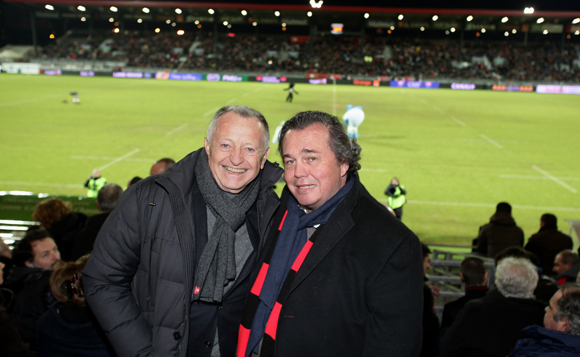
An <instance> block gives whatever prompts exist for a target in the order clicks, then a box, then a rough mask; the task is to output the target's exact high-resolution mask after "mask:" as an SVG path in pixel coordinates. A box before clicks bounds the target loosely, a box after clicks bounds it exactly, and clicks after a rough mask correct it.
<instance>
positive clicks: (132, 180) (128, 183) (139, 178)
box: [127, 176, 143, 188]
mask: <svg viewBox="0 0 580 357" xmlns="http://www.w3.org/2000/svg"><path fill="white" fill-rule="evenodd" d="M141 180H143V179H142V178H141V177H139V176H135V177H133V178H132V179H131V180H129V182H127V188H129V187H130V186H131V185H134V184H136V183H137V182H139V181H141Z"/></svg>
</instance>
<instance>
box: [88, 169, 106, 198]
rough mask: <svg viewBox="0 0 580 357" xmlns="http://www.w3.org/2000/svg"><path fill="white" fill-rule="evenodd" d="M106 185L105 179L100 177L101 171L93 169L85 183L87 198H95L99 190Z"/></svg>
mask: <svg viewBox="0 0 580 357" xmlns="http://www.w3.org/2000/svg"><path fill="white" fill-rule="evenodd" d="M106 183H107V179H106V178H104V177H102V176H101V171H99V169H94V170H93V173H92V174H91V176H89V178H88V179H87V180H86V181H85V187H86V188H88V189H89V190H88V191H87V197H97V194H98V193H99V190H100V189H101V187H103V186H105V184H106Z"/></svg>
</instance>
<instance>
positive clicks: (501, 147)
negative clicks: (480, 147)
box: [481, 134, 503, 149]
mask: <svg viewBox="0 0 580 357" xmlns="http://www.w3.org/2000/svg"><path fill="white" fill-rule="evenodd" d="M481 137H482V138H484V139H485V140H486V141H487V142H489V143H490V144H493V145H495V146H497V147H498V148H500V149H503V146H501V145H500V144H499V143H498V142H497V141H494V140H491V139H490V138H488V137H487V136H485V135H483V134H481Z"/></svg>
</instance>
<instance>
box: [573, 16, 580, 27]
mask: <svg viewBox="0 0 580 357" xmlns="http://www.w3.org/2000/svg"><path fill="white" fill-rule="evenodd" d="M579 22H580V17H577V18H575V19H574V20H572V23H573V24H574V25H576V24H577V23H579Z"/></svg>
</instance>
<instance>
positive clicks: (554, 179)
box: [532, 165, 577, 193]
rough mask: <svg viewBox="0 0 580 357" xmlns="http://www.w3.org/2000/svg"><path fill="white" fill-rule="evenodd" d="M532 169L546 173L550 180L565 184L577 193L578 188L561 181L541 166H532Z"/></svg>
mask: <svg viewBox="0 0 580 357" xmlns="http://www.w3.org/2000/svg"><path fill="white" fill-rule="evenodd" d="M532 169H534V170H536V171H538V172H539V173H541V174H542V175H545V176H546V177H548V178H549V179H550V180H552V181H554V182H556V183H557V184H560V185H561V186H564V187H565V188H567V189H568V190H570V191H572V192H574V193H577V191H576V189H575V188H573V187H570V186H568V185H567V184H566V183H564V182H562V181H560V180H559V179H558V178H557V177H556V176H553V175H550V174H549V173H548V172H546V171H544V170H542V169H541V168H539V167H537V166H535V165H534V166H532Z"/></svg>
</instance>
